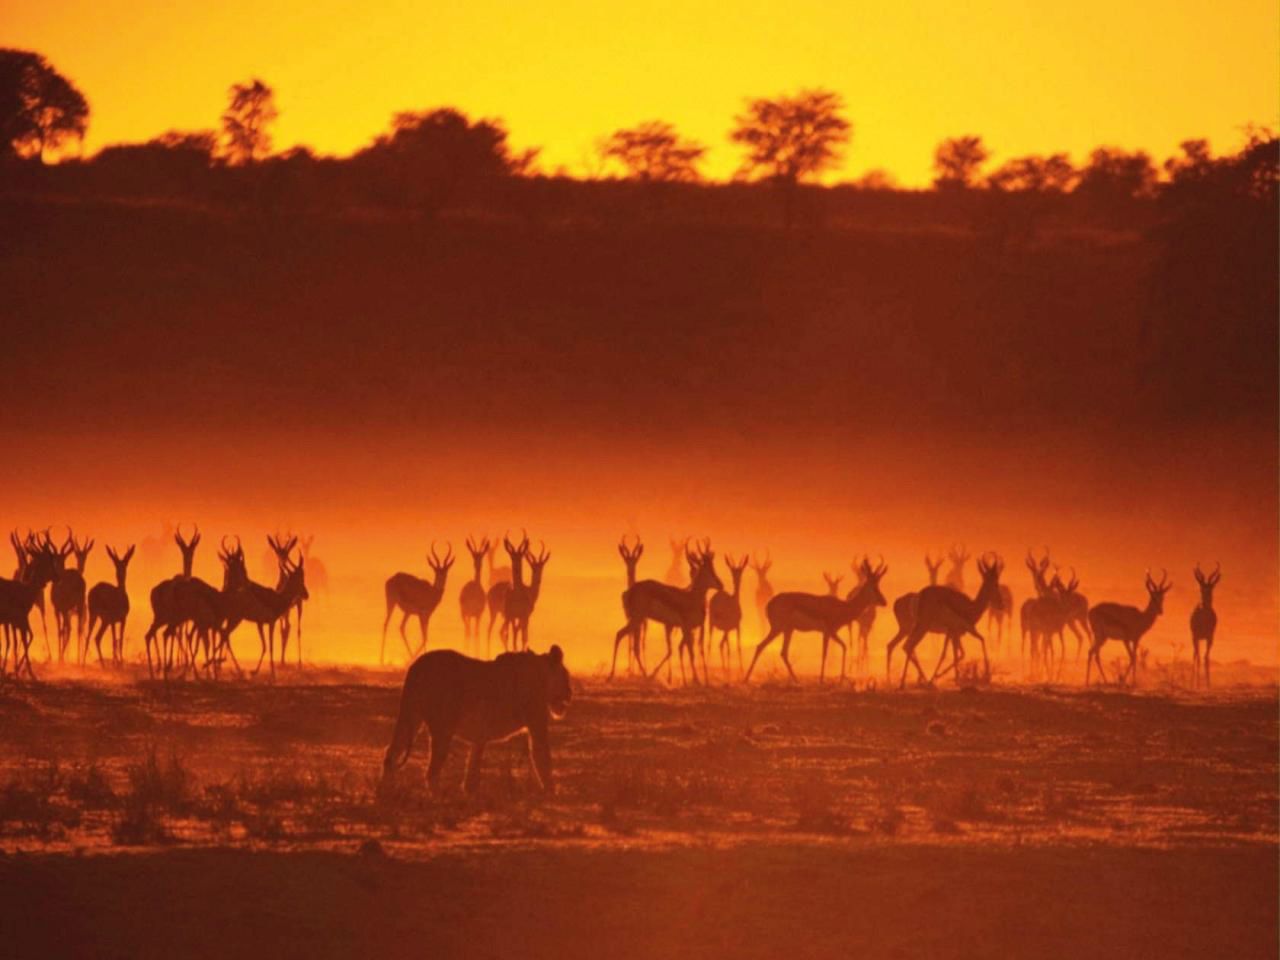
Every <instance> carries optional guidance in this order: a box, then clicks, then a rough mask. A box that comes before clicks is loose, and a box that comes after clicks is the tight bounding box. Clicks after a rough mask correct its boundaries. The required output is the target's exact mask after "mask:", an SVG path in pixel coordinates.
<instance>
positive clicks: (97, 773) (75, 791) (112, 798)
mask: <svg viewBox="0 0 1280 960" xmlns="http://www.w3.org/2000/svg"><path fill="white" fill-rule="evenodd" d="M67 798H68V799H69V800H71V801H72V802H73V803H76V804H79V805H80V806H81V807H83V808H84V809H86V810H109V809H111V808H113V807H115V806H117V805H118V804H119V802H120V798H119V797H117V796H116V793H115V791H114V790H113V789H112V788H111V783H110V782H109V781H108V780H107V777H106V774H104V773H103V772H102V768H101V767H99V766H98V765H97V764H96V763H90V764H88V765H87V766H81V767H75V768H73V769H72V771H71V773H70V774H68V775H67Z"/></svg>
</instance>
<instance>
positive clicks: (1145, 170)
mask: <svg viewBox="0 0 1280 960" xmlns="http://www.w3.org/2000/svg"><path fill="white" fill-rule="evenodd" d="M1156 179H1157V172H1156V166H1155V164H1154V163H1152V161H1151V157H1150V156H1149V155H1148V154H1147V153H1146V152H1145V151H1143V150H1135V151H1134V152H1133V153H1126V152H1125V151H1124V150H1121V149H1119V148H1117V147H1098V149H1096V150H1094V151H1093V153H1091V154H1089V163H1088V164H1087V165H1086V166H1085V168H1084V169H1083V170H1081V171H1080V182H1079V183H1078V184H1077V185H1076V189H1075V192H1076V193H1078V194H1080V195H1081V196H1082V197H1088V198H1090V199H1092V200H1094V201H1096V202H1098V203H1099V204H1101V205H1103V206H1107V205H1112V204H1115V203H1120V202H1123V201H1126V200H1132V199H1134V198H1135V197H1150V196H1152V195H1153V194H1154V193H1155V188H1156Z"/></svg>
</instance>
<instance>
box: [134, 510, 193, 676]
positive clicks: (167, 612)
mask: <svg viewBox="0 0 1280 960" xmlns="http://www.w3.org/2000/svg"><path fill="white" fill-rule="evenodd" d="M173 542H174V543H176V544H177V545H178V550H179V551H180V552H181V553H182V572H181V573H180V574H178V575H177V576H173V577H170V578H169V579H168V580H161V581H160V582H159V583H157V584H156V585H155V586H154V587H152V588H151V626H149V627H147V632H146V633H145V634H143V637H142V641H143V645H144V646H145V647H146V651H147V673H148V674H149V675H150V676H152V677H154V676H155V665H156V663H159V664H160V665H161V667H162V670H163V672H164V674H165V675H166V676H168V672H169V667H170V666H171V665H172V659H173V652H174V648H175V647H176V648H177V649H178V651H179V652H182V653H184V654H185V655H187V656H188V657H190V658H192V666H193V667H194V666H195V663H194V648H191V649H188V650H185V651H183V648H182V639H183V638H182V631H183V628H184V627H185V626H186V625H187V624H188V623H189V622H191V620H192V613H193V605H192V603H190V602H189V601H188V599H187V598H188V597H189V596H190V592H187V593H185V594H184V592H183V590H182V584H183V583H184V582H186V581H189V580H190V579H191V571H192V568H193V567H194V565H195V559H196V547H198V546H199V545H200V527H199V526H198V525H197V526H196V528H195V531H194V532H193V533H192V534H191V539H190V540H184V539H183V537H182V524H178V528H177V530H176V531H175V532H174V534H173ZM161 628H164V633H163V635H162V638H157V637H156V633H157V632H158V631H159V630H160V629H161ZM153 647H154V648H155V649H154V652H153ZM153 657H154V659H153ZM183 669H184V671H185V666H184V668H183Z"/></svg>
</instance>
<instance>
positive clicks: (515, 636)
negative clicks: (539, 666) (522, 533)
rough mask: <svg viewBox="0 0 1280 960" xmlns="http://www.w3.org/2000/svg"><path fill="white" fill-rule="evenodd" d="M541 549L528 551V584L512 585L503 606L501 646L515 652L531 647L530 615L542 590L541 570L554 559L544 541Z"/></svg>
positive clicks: (540, 543) (525, 557) (540, 545)
mask: <svg viewBox="0 0 1280 960" xmlns="http://www.w3.org/2000/svg"><path fill="white" fill-rule="evenodd" d="M538 548H539V552H538V553H536V554H535V553H534V552H533V551H532V550H529V551H527V552H526V553H525V555H524V559H525V562H526V563H528V564H529V583H528V584H527V585H526V584H523V583H521V584H514V585H512V587H511V591H510V592H509V593H508V594H507V600H506V604H505V605H504V606H503V608H502V630H501V634H500V635H501V637H502V645H503V647H505V648H506V649H508V650H511V651H512V652H513V653H518V652H520V651H522V650H528V649H529V618H530V617H532V616H533V609H534V607H535V606H537V603H538V594H539V593H541V592H542V571H543V569H544V568H545V567H546V565H547V561H548V560H550V559H551V554H550V553H548V552H547V545H546V544H545V543H543V542H541V541H539V543H538ZM508 637H510V643H508Z"/></svg>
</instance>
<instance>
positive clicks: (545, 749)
mask: <svg viewBox="0 0 1280 960" xmlns="http://www.w3.org/2000/svg"><path fill="white" fill-rule="evenodd" d="M529 759H530V760H531V761H532V763H533V772H534V775H535V776H536V777H537V778H538V786H539V787H541V788H542V790H543V792H544V793H550V792H551V740H550V738H549V736H548V733H547V721H546V720H545V719H543V720H541V721H539V722H537V723H531V724H529Z"/></svg>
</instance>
